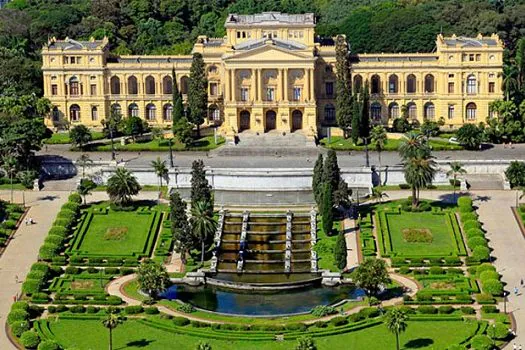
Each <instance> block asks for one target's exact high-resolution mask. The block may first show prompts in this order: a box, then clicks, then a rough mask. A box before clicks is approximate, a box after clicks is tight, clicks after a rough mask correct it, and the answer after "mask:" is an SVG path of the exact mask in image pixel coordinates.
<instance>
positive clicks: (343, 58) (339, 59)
mask: <svg viewBox="0 0 525 350" xmlns="http://www.w3.org/2000/svg"><path fill="white" fill-rule="evenodd" d="M335 57H336V74H337V79H336V118H337V123H338V124H339V127H340V128H341V129H343V130H344V133H345V137H347V135H348V130H349V129H350V126H351V124H352V92H351V91H352V85H351V78H350V60H349V51H348V43H347V42H346V37H345V36H344V35H338V36H337V38H336V42H335Z"/></svg>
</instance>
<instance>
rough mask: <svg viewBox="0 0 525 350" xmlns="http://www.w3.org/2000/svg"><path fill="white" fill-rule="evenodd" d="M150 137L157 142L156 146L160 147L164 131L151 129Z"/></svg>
mask: <svg viewBox="0 0 525 350" xmlns="http://www.w3.org/2000/svg"><path fill="white" fill-rule="evenodd" d="M151 137H152V138H153V140H157V145H159V146H160V142H161V141H162V139H163V138H164V131H163V130H162V129H161V128H151Z"/></svg>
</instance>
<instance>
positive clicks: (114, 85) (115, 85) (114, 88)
mask: <svg viewBox="0 0 525 350" xmlns="http://www.w3.org/2000/svg"><path fill="white" fill-rule="evenodd" d="M110 85H111V94H112V95H120V79H119V77H117V76H113V77H111V80H110Z"/></svg>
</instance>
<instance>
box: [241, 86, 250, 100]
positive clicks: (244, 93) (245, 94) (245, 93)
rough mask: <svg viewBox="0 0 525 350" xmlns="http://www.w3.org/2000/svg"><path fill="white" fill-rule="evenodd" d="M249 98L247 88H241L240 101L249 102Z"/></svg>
mask: <svg viewBox="0 0 525 350" xmlns="http://www.w3.org/2000/svg"><path fill="white" fill-rule="evenodd" d="M249 98H250V93H249V90H248V88H246V87H242V88H241V101H242V102H246V101H248V100H249Z"/></svg>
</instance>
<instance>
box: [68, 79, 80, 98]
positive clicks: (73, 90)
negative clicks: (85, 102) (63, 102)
mask: <svg viewBox="0 0 525 350" xmlns="http://www.w3.org/2000/svg"><path fill="white" fill-rule="evenodd" d="M69 95H71V96H78V95H80V82H79V81H78V78H77V77H71V78H70V79H69Z"/></svg>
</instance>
